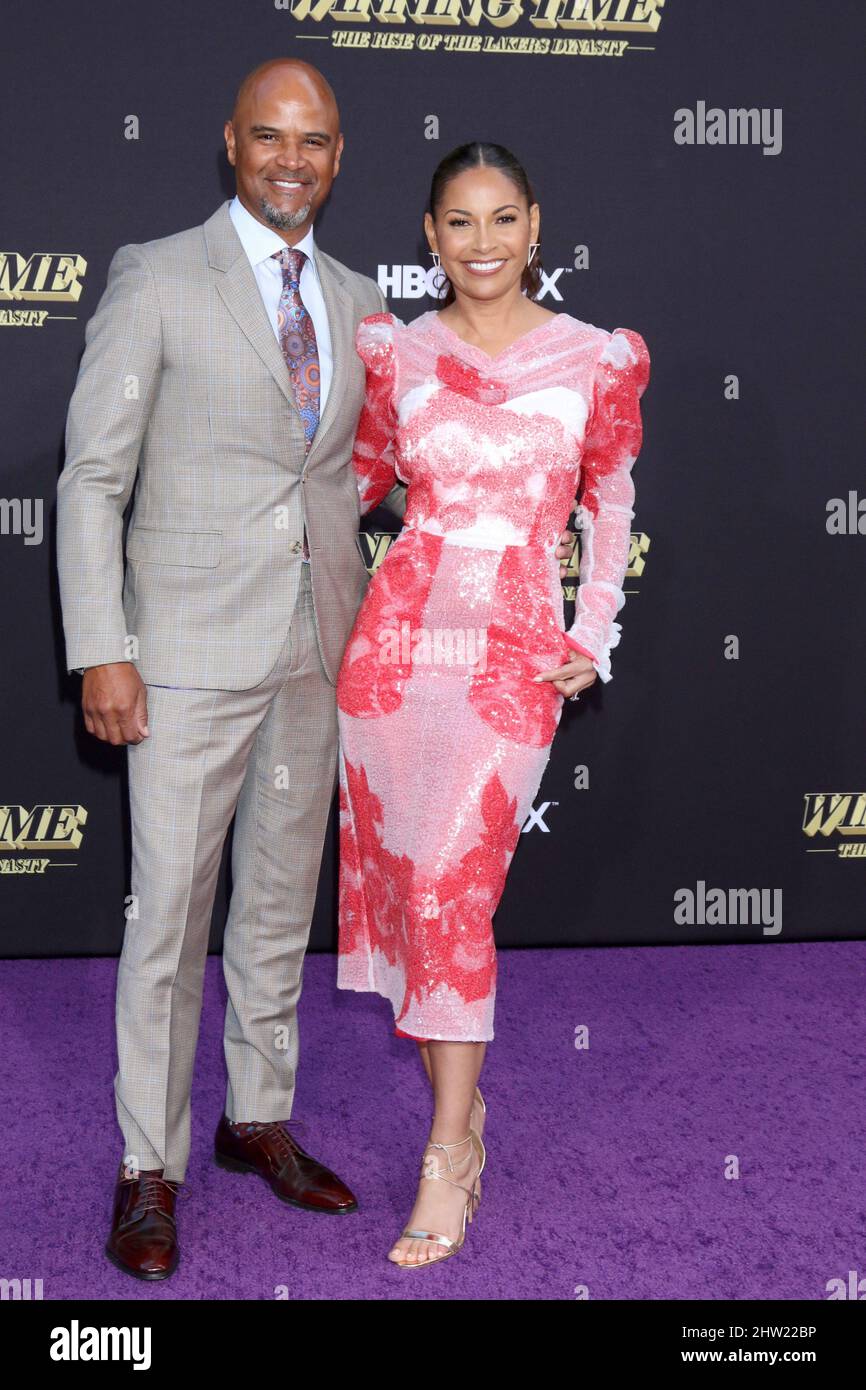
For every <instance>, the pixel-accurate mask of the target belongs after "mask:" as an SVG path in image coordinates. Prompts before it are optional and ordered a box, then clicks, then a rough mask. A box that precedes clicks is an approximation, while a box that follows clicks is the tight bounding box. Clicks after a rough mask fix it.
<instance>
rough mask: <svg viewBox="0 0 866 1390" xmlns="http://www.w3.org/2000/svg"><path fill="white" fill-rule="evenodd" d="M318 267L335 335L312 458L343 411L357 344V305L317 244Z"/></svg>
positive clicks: (323, 294)
mask: <svg viewBox="0 0 866 1390" xmlns="http://www.w3.org/2000/svg"><path fill="white" fill-rule="evenodd" d="M316 270H317V271H318V274H319V282H320V284H321V286H322V297H323V299H324V301H325V308H326V309H327V311H328V328H329V329H330V334H331V384H330V386H329V388H328V399H327V401H326V402H325V409H324V411H323V412H322V414H321V415H320V417H319V424H318V427H317V429H316V433H315V434H314V435H313V442H312V444H311V446H310V455H309V458H310V461H312V460H313V459H314V458H315V456H316V454H317V453H318V452H319V451H320V450H321V448H322V445H323V443H324V441H325V439H326V438H327V435H328V431H329V430H330V428H331V426H332V425H333V423H334V420H335V419H336V417H337V415H338V414H339V410H340V402H341V401H342V400H343V398H344V397H345V394H346V387H347V385H348V380H349V359H350V353H351V352H352V349H353V346H354V322H355V304H354V301H353V299H352V297H351V295H350V294H349V292H348V290H347V289H346V285H345V281H344V280H343V277H342V275H341V274H340V273H339V271H338V270H337V267H336V266H335V265H334V263H333V262H332V261H331V258H330V257H329V256H325V255H323V254H322V253H321V252H320V251H319V248H318V247H316Z"/></svg>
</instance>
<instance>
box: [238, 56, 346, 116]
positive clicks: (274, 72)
mask: <svg viewBox="0 0 866 1390" xmlns="http://www.w3.org/2000/svg"><path fill="white" fill-rule="evenodd" d="M260 84H265V87H266V89H271V90H272V89H274V88H279V89H282V90H290V89H291V87H292V85H293V84H298V85H299V86H303V85H304V84H306V85H307V86H308V88H309V89H312V90H313V91H315V92H316V93H317V94H318V95H319V96H320V98H321V99H322V101H323V102H324V103H326V104H328V105H330V107H331V109H332V110H333V113H334V118H335V120H336V122H337V129H338V130H339V127H340V112H339V109H338V107H337V98H336V96H335V95H334V89H333V87H332V86H331V84H330V82H329V81H328V79H327V78H326V77H325V76H324V74H323V73H321V72H319V69H318V68H314V67H313V65H312V63H305V62H303V60H302V59H300V58H268V60H267V62H264V63H259V66H258V67H257V68H253V70H252V72H248V73H247V75H246V77H245V78H244V79H243V81H242V82H241V85H240V86H239V87H238V90H237V95H236V96H235V104H234V106H233V108H232V114H231V120H232V123H235V122H237V121H238V120H239V119H240V118H241V113H242V112H243V107H244V105H245V103H247V102H248V101H250V100H254V99H255V95H256V92H257V90H258V88H259V85H260Z"/></svg>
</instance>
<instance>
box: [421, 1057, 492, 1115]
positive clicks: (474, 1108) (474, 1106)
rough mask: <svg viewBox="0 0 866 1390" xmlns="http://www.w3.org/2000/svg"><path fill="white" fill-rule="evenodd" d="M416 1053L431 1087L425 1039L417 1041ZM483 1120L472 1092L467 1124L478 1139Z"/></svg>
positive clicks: (430, 1069)
mask: <svg viewBox="0 0 866 1390" xmlns="http://www.w3.org/2000/svg"><path fill="white" fill-rule="evenodd" d="M418 1052H419V1053H420V1056H421V1064H422V1066H423V1067H424V1070H425V1072H426V1073H427V1080H428V1081H429V1082H430V1085H431V1086H432V1085H433V1070H432V1064H431V1062H430V1052H429V1049H428V1040H426V1039H425V1040H424V1042H421V1041H420V1039H419V1041H418ZM484 1119H485V1115H484V1107H483V1106H482V1105H481V1103H480V1101H479V1099H478V1096H477V1094H475V1093H474V1092H473V1096H472V1114H471V1116H470V1119H469V1123H470V1125H471V1127H472V1129H474V1130H475V1133H476V1134H477V1135H478V1136H479V1138H480V1136H481V1135H482V1134H483V1133H484Z"/></svg>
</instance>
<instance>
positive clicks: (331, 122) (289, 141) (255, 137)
mask: <svg viewBox="0 0 866 1390" xmlns="http://www.w3.org/2000/svg"><path fill="white" fill-rule="evenodd" d="M225 139H226V152H227V154H228V160H229V163H230V164H231V165H233V166H234V170H235V176H236V180H237V192H238V197H239V198H240V201H241V202H242V203H243V205H244V207H245V208H246V209H247V211H248V212H251V213H252V215H253V217H255V218H257V219H258V221H259V222H264V223H266V224H267V225H268V226H269V227H273V228H274V230H275V231H277V232H279V233H280V235H283V234H284V233H285V236H284V240H285V241H286V242H287V243H288V244H289V245H292V244H294V243H295V242H297V241H300V239H301V237H303V236H305V235H306V233H307V231H308V230H309V228H310V227H311V226H312V224H313V222H314V221H315V218H316V214H317V212H318V210H319V208H320V207H321V205H322V203H323V202H324V201H325V199H326V198H327V196H328V193H329V192H330V190H331V184H332V183H333V181H334V178H335V177H336V175H337V173H338V172H339V168H340V155H341V153H342V150H343V137H342V135H341V134H340V117H339V112H338V111H337V105H336V102H335V101H334V98H333V94H332V93H331V92H330V89H329V88H328V87H327V84H325V83H324V82H323V81H322V80H321V79H320V78H319V75H318V74H317V73H315V69H309V68H308V67H307V65H306V64H304V63H294V62H291V61H289V60H286V61H283V62H275V63H272V64H267V65H265V67H264V69H262V70H261V71H260V72H259V73H258V75H257V74H252V75H251V77H250V79H248V81H247V83H246V84H245V85H244V86H242V88H241V91H240V92H239V94H238V100H237V103H236V105H235V110H234V112H233V113H232V119H231V120H230V121H227V122H226V126H225Z"/></svg>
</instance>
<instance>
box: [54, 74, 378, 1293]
mask: <svg viewBox="0 0 866 1390" xmlns="http://www.w3.org/2000/svg"><path fill="white" fill-rule="evenodd" d="M225 139H226V147H227V151H228V158H229V162H230V163H231V164H232V165H233V166H234V168H235V173H236V180H237V197H236V198H235V199H234V200H232V201H231V202H227V203H224V204H223V205H222V206H221V207H219V208H218V209H217V211H216V212H215V213H214V214H213V216H212V217H209V218H208V220H207V221H206V222H205V223H204V225H203V226H200V227H193V228H191V229H190V230H188V231H184V232H180V233H178V234H177V235H175V236H169V237H165V238H162V239H160V240H157V241H151V242H146V243H144V244H142V245H129V246H123V247H121V248H120V250H119V251H118V252H117V253H116V255H115V257H114V259H113V261H112V263H111V267H110V270H109V276H108V285H107V288H106V290H105V293H104V295H103V297H102V299H101V301H100V303H99V306H98V308H97V311H96V313H95V315H94V317H93V318H92V319H91V320H90V322H89V323H88V325H87V332H86V349H85V352H84V356H83V359H82V362H81V367H80V371H79V375H78V380H77V383H76V387H75V392H74V395H73V397H72V400H71V404H70V409H69V418H68V425H67V456H66V464H65V467H64V470H63V472H62V474H61V477H60V480H59V488H58V563H59V575H60V585H61V597H62V604H63V622H64V629H65V635H66V650H67V665H68V667H69V669H70V670H80V671H81V672H82V673H83V682H82V684H83V690H82V706H83V710H84V718H85V723H86V726H87V728H88V730H89V731H90V732H91V733H92V734H94V735H95V736H96V737H97V738H100V739H104V740H106V741H107V742H109V743H112V744H117V745H121V744H124V745H128V766H129V794H130V815H131V824H132V872H131V899H132V909H131V910H130V911H129V912H128V918H129V920H128V921H127V925H126V930H125V935H124V942H123V952H122V956H121V960H120V967H119V972H118V984H117V1046H118V1071H117V1075H116V1078H115V1096H116V1104H117V1115H118V1121H119V1124H120V1128H121V1130H122V1133H123V1138H124V1157H123V1161H122V1163H121V1169H120V1173H119V1176H118V1181H117V1185H116V1190H115V1204H114V1214H113V1221H112V1228H111V1234H110V1236H109V1240H108V1244H107V1246H106V1253H107V1254H108V1256H109V1258H110V1259H112V1260H113V1261H114V1263H115V1264H117V1265H118V1266H119V1268H121V1269H123V1270H125V1271H126V1272H128V1273H130V1274H134V1275H135V1276H137V1277H139V1278H144V1279H162V1278H166V1277H168V1276H169V1275H170V1274H171V1273H172V1272H173V1270H174V1269H175V1268H176V1266H177V1262H178V1244H177V1230H176V1213H175V1199H176V1191H177V1185H178V1184H179V1183H180V1182H182V1181H183V1179H184V1176H185V1171H186V1165H187V1160H188V1155H189V1144H190V1085H191V1078H192V1068H193V1059H194V1055H195V1047H196V1040H197V1035H198V1027H199V1016H200V1011H201V998H202V984H203V975H204V968H205V962H206V953H207V943H208V932H209V925H210V918H211V912H212V907H213V901H214V894H215V889H216V879H217V873H218V868H219V863H220V857H221V851H222V847H223V844H224V841H225V837H226V834H227V831H228V828H229V825H230V822H231V820H232V817H233V816H235V813H236V819H235V832H234V843H233V858H232V868H233V892H232V898H231V906H230V912H229V917H228V922H227V925H226V931H225V942H224V948H223V966H224V972H225V978H226V985H227V990H228V1006H227V1011H226V1019H225V1034H224V1045H225V1056H226V1063H227V1069H228V1089H227V1095H226V1103H225V1114H224V1115H223V1117H222V1119H221V1121H220V1123H219V1126H218V1129H217V1134H216V1158H217V1161H218V1162H220V1163H221V1164H222V1165H223V1166H224V1167H227V1168H231V1169H236V1170H241V1171H248V1170H252V1171H255V1172H258V1173H259V1174H261V1176H263V1177H264V1178H265V1179H266V1181H267V1182H268V1183H269V1184H270V1186H271V1187H272V1189H273V1190H274V1192H275V1193H276V1195H277V1196H278V1197H280V1198H281V1199H282V1200H284V1201H286V1202H289V1203H292V1204H294V1205H298V1206H302V1207H305V1208H308V1209H313V1210H316V1211H321V1212H330V1213H337V1212H348V1211H353V1210H355V1209H356V1207H357V1203H356V1201H355V1198H354V1197H353V1195H352V1193H351V1192H350V1191H349V1189H348V1187H346V1185H345V1184H344V1183H343V1182H341V1180H340V1179H339V1178H338V1177H336V1175H335V1174H334V1173H332V1172H330V1171H329V1170H328V1169H327V1168H325V1167H324V1166H323V1165H322V1164H320V1163H318V1162H317V1161H316V1160H315V1159H314V1158H313V1157H311V1156H310V1155H309V1154H308V1153H306V1152H305V1151H304V1150H303V1149H302V1148H301V1147H300V1145H299V1144H298V1143H297V1141H296V1140H295V1138H294V1136H293V1135H291V1134H290V1133H289V1132H288V1130H286V1129H285V1128H284V1124H285V1122H286V1121H288V1119H289V1117H290V1116H291V1112H292V1100H293V1093H294V1085H295V1071H296V1065H297V1056H298V1032H297V1021H296V1007H297V1001H298V996H299V994H300V990H301V980H302V973H303V963H304V953H305V950H306V946H307V941H308V937H309V930H310V921H311V917H312V912H313V907H314V900H315V893H316V884H317V878H318V872H319V866H320V861H321V854H322V846H323V841H324V835H325V829H326V823H327V818H328V812H329V808H330V804H331V799H332V796H333V792H334V785H335V776H336V751H337V725H336V707H335V682H336V678H337V672H338V669H339V665H340V661H341V658H342V655H343V650H344V647H345V645H346V642H347V639H348V636H349V632H350V630H351V627H352V623H353V621H354V618H355V615H356V612H357V609H358V606H359V604H360V601H361V599H362V597H363V594H364V591H365V587H366V583H367V573H366V570H365V567H364V564H363V562H362V560H361V557H360V553H359V550H358V548H357V543H356V536H357V530H358V522H359V505H358V491H357V485H356V480H355V475H354V471H353V469H352V467H351V463H350V460H351V454H352V445H353V440H354V435H355V429H356V425H357V421H358V415H359V412H360V408H361V404H362V401H363V397H364V368H363V364H362V362H361V360H360V358H359V357H358V356H357V354H356V352H355V349H354V335H355V329H356V326H357V324H358V322H359V320H360V319H361V318H362V317H364V316H365V315H366V314H370V313H375V312H378V311H380V310H382V309H384V308H385V307H386V305H385V300H384V298H383V296H382V294H381V292H380V290H379V288H378V286H377V285H376V284H375V283H374V282H373V281H372V280H370V279H368V278H367V277H366V276H363V275H360V274H357V273H355V272H354V271H352V270H349V269H348V268H347V267H346V266H344V265H341V264H340V262H339V261H336V260H335V259H334V258H333V257H331V256H328V255H326V254H325V253H324V252H323V251H321V250H319V248H318V247H317V246H316V245H315V243H314V240H313V223H314V220H315V217H316V213H317V211H318V209H319V207H320V206H321V205H322V203H323V202H324V201H325V199H326V197H327V195H328V192H329V190H330V187H331V184H332V182H333V179H334V177H335V176H336V174H337V172H338V170H339V167H340V155H341V151H342V148H343V137H342V135H341V134H340V123H339V114H338V111H337V105H336V101H335V99H334V95H333V92H332V91H331V88H330V87H329V86H328V84H327V82H326V81H325V80H324V78H323V77H322V76H321V74H320V73H319V72H318V71H317V70H316V69H315V68H312V67H310V66H309V65H308V64H306V63H301V62H296V61H291V60H281V59H277V60H274V61H272V62H270V63H266V64H264V65H263V66H262V67H261V68H258V69H256V70H255V72H253V73H251V74H250V75H249V76H248V77H247V78H246V79H245V80H244V82H243V84H242V85H241V88H240V90H239V92H238V97H237V101H236V104H235V108H234V111H233V115H232V119H231V120H230V121H228V122H227V123H226V127H225ZM297 253H301V254H297ZM134 487H135V497H134V503H133V508H132V513H131V516H130V524H129V530H128V535H127V541H126V567H125V574H124V565H123V554H122V549H123V547H122V535H123V514H124V511H125V509H126V506H127V503H128V502H129V499H130V497H131V496H132V494H133V488H134ZM402 491H403V490H402V489H401V488H399V487H398V488H395V489H394V491H393V492H392V494H390V495H389V498H388V499H386V505H389V506H391V508H392V510H393V511H395V512H396V513H397V515H398V516H399V515H402Z"/></svg>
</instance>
